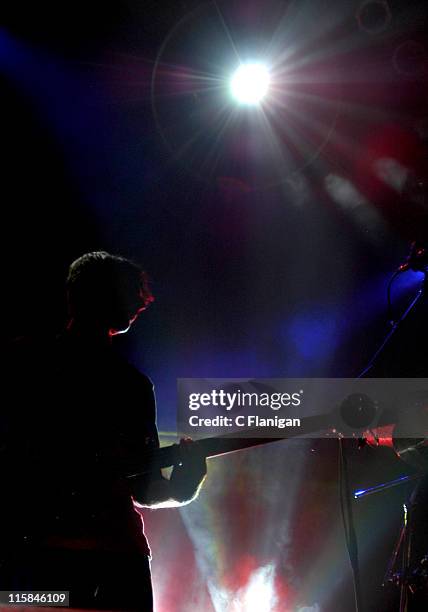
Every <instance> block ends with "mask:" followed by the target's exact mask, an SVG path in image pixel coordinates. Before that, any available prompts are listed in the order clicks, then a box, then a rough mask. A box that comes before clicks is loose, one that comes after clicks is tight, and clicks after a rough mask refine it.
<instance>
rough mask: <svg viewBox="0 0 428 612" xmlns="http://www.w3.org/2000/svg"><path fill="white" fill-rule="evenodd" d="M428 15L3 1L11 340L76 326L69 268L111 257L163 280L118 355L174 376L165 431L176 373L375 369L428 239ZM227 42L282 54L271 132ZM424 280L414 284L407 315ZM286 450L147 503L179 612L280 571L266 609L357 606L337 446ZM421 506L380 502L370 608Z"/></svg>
mask: <svg viewBox="0 0 428 612" xmlns="http://www.w3.org/2000/svg"><path fill="white" fill-rule="evenodd" d="M427 13H428V8H427V6H426V3H424V2H404V1H402V0H394V1H392V0H391V1H389V2H388V3H386V2H369V3H364V2H363V3H359V2H356V1H355V2H354V1H352V2H346V3H343V2H339V1H337V2H336V1H329V2H323V3H318V2H309V1H302V2H275V1H274V0H269V1H268V2H260V1H259V2H254V1H247V2H242V1H238V0H234V1H231V2H228V3H224V2H218V3H217V4H215V3H202V2H198V1H195V2H169V1H159V2H136V1H134V0H129V1H127V2H109V3H104V2H98V1H97V0H96V1H93V2H90V3H88V2H81V1H80V0H77V1H75V2H73V3H57V2H55V3H54V2H42V3H19V4H18V3H12V2H7V3H5V5H3V6H2V8H1V10H0V16H1V28H0V86H1V101H2V113H1V115H0V122H1V142H2V153H3V155H2V161H1V170H0V171H1V178H2V183H1V184H2V207H1V211H2V233H3V240H2V259H1V262H2V282H3V286H4V293H3V300H2V308H3V326H2V335H3V337H4V339H5V340H8V339H10V338H13V337H15V336H17V335H29V334H31V335H34V334H45V333H48V334H51V333H55V332H56V331H58V330H59V329H60V328H61V327H62V325H63V323H64V318H65V307H64V299H63V287H64V278H65V275H66V270H67V267H68V265H69V263H70V262H71V261H72V260H73V259H74V258H76V257H78V256H79V255H81V254H82V253H84V252H86V251H89V250H98V249H104V250H108V251H111V252H114V253H119V254H123V255H125V256H129V257H131V258H133V259H135V260H136V261H138V262H140V263H141V264H142V265H143V266H144V267H145V268H146V269H147V271H148V273H149V275H150V277H151V279H152V288H153V292H154V294H155V297H156V301H155V303H154V304H153V305H152V306H151V307H150V309H149V310H148V311H147V312H146V313H145V314H144V316H143V317H141V319H140V320H139V321H138V322H137V323H136V325H135V329H134V331H133V333H132V334H131V335H129V337H123V338H120V339H118V341H117V345H118V350H121V351H122V352H123V353H124V354H126V355H127V357H128V358H129V359H130V360H132V361H133V363H135V364H136V365H137V367H139V368H140V369H142V370H144V371H146V372H147V373H148V374H149V375H150V376H151V378H152V379H153V380H154V382H155V386H156V389H157V397H158V405H159V409H158V411H159V414H158V421H159V428H160V429H161V430H162V431H164V432H168V431H169V432H173V431H174V430H175V384H176V378H177V377H180V376H183V377H184V376H185V377H271V378H272V377H286V376H350V377H352V376H356V375H357V374H358V373H359V372H360V371H361V370H362V369H363V367H364V366H365V365H366V363H367V362H368V360H369V358H370V356H371V355H372V354H373V352H374V350H375V348H376V346H377V345H378V344H379V342H380V341H381V339H382V337H383V336H384V335H385V333H386V331H387V329H388V316H387V309H386V287H387V282H388V279H389V277H390V275H391V274H392V272H393V271H394V270H395V269H396V268H397V266H398V265H399V264H400V263H401V262H402V261H403V259H404V258H405V256H406V254H407V252H408V249H409V244H410V242H411V241H412V240H415V239H417V240H424V239H425V240H426V239H427V235H428V230H427V223H426V202H425V201H424V192H425V191H426V183H424V181H426V179H427V176H426V175H427V138H428V116H427V110H426V109H427V102H428V88H427V80H426V76H427V70H428V50H427V48H426V39H425V37H426V26H427ZM220 15H221V17H220ZM231 40H233V42H234V44H235V46H236V48H237V49H238V51H239V54H240V55H241V56H242V57H243V58H244V59H245V58H247V57H250V56H257V54H258V53H261V54H262V55H263V54H265V55H266V54H267V56H268V57H270V59H271V60H273V62H274V65H275V69H274V72H275V71H276V72H275V74H277V75H278V76H277V77H276V78H277V80H278V83H279V84H278V83H276V87H277V89H278V91H277V92H276V96H277V99H279V100H280V103H276V105H275V104H274V105H272V107H268V108H267V111H266V116H267V118H268V124H269V126H270V129H271V131H272V134H273V135H271V137H270V138H267V139H266V141H264V140H263V138H264V134H265V132H263V130H262V129H261V128H260V126H259V123H258V122H259V117H258V116H256V114H254V113H253V114H252V111H250V110H248V109H237V108H236V107H235V106H234V103H233V102H232V101H230V100H229V99H228V96H227V92H226V90H225V86H224V80H225V78H226V77H227V75H228V73H229V72H230V71H231V70H232V69H233V67H234V65H236V56H234V51H233V45H232V44H231V42H230V41H231ZM287 66H289V67H288V68H287ZM287 71H288V72H287ZM207 73H209V74H210V75H211V76H212V75H213V74H214V75H215V77H216V79H217V80H215V81H214V87H212V81H209V80H208V81H207V80H206V79H205V80H203V79H202V80H200V79H199V77H200V75H206V74H207ZM284 75H285V77H286V84H285V85H284V88H283V89H282V84H281V83H282V80H284ZM287 78H288V79H289V81H287ZM221 79H223V81H221ZM219 83H220V85H219ZM287 87H289V88H290V97H289V98H288V99H287V97H286V95H287ZM283 96H284V100H283V98H282V97H283ZM282 101H283V102H284V103H283V104H282ZM219 109H221V112H220V111H219ZM227 117H232V118H233V121H231V123H230V124H227V129H225V130H223V127H224V125H225V118H227ZM382 169H383V170H382ZM382 172H383V173H382ZM388 172H389V174H388ZM421 280H422V275H421V274H418V273H414V272H408V273H406V275H403V277H402V278H400V279H398V280H397V281H396V284H395V285H394V291H393V298H394V299H393V301H394V308H395V309H396V312H400V310H401V309H402V308H403V306H404V305H405V304H406V303H408V300H409V299H410V298H411V296H412V295H414V294H415V292H416V291H417V290H418V288H419V286H420V283H421ZM414 328H415V329H416V330H417V336H418V343H413V341H412V344H411V346H410V345H409V342H407V345H406V347H407V353H402V359H403V363H404V362H406V364H408V363H409V361H408V360H410V363H412V364H413V363H414V364H416V365H417V366H418V367H419V366H420V364H421V363H422V362H423V363H425V361H426V357H425V352H426V351H424V344H423V333H426V327H425V326H424V320H423V318H421V319H420V322H418V324H417V325H415V326H414ZM419 332H420V334H419ZM411 367H413V366H411ZM411 367H408V368H407V372H406V375H410V374H411V371H412V370H411ZM424 367H425V366H424ZM409 372H410V374H409ZM396 374H399V370H397V371H395V372H394V375H396ZM46 380H47V384H48V381H49V372H47V373H46ZM165 439H166V440H167V439H168V436H166V437H165ZM286 444H287V443H282V444H280V445H274V446H271V447H269V448H268V447H266V448H264V449H258V450H255V451H247V452H246V453H242V454H240V455H239V457H238V456H235V457H228V458H223V459H221V460H218V461H217V462H216V463H215V465H214V462H212V469H211V473H210V477H209V479H208V483H207V485H206V489H205V491H204V493H203V494H202V495H201V498H200V499H199V500H198V502H195V504H193V505H192V506H190V507H189V508H187V509H184V510H183V511H181V514H179V513H178V511H159V512H157V513H150V515H149V517H148V527H149V536H150V535H151V536H152V537H151V540H152V545H153V551H154V559H155V560H154V577H155V590H156V592H157V597H158V602H159V610H160V612H175V611H180V612H182V611H187V610H198V609H202V608H204V609H206V610H208V609H213V610H228V609H229V608H227V607H224V605H223V604H222V603H221V601H222V597H223V596H224V593H226V592H227V593H228V597H231V593H235V594H236V593H240V595H239V597H241V598H242V597H243V596H244V595H243V590H242V589H244V590H245V588H247V587H246V586H245V585H247V586H248V585H249V584H250V582H251V576H253V577H254V575H255V574H254V572H256V573H257V568H260V567H267V566H268V565H269V563H270V562H272V563H273V566H274V567H275V568H276V570H275V571H276V578H275V581H274V582H275V585H276V586H275V589H276V594H277V599H278V603H277V604H275V605H276V606H277V607H275V606H274V604H272V605H271V606H270V607H266V608H265V609H266V610H271V609H272V610H274V609H275V610H293V611H294V610H299V606H305V605H306V606H311V605H313V606H315V604H317V605H318V606H319V609H322V610H324V609H325V610H328V611H329V612H331V611H332V610H338V611H342V610H343V611H347V610H352V592H351V581H350V573H349V568H348V565H347V561H346V552H345V550H344V543H343V537H342V532H341V525H340V520H339V515H338V506H337V484H336V468H337V464H336V450H337V449H336V447H335V446H334V447H333V445H332V444H325V442H317V443H314V445H313V446H314V448H313V449H312V452H311V448H310V446H311V445H309V446H308V443H306V442H305V443H303V442H301V443H299V442H293V443H290V444H289V445H288V446H287V448H285V446H286ZM349 452H350V453H351V458H352V459H353V463H352V469H353V470H354V472H355V473H353V477H354V479H355V483H356V486H366V485H369V484H376V483H378V482H379V481H383V480H387V479H388V478H389V477H392V476H395V475H397V474H401V473H406V471H408V468H407V467H406V466H405V465H404V464H401V463H400V462H398V460H396V459H395V458H394V457H393V455H392V453H390V452H389V451H388V450H387V449H381V450H378V451H373V450H370V449H364V450H363V451H361V452H360V453H357V451H356V449H355V448H354V447H352V448H350V449H349ZM250 455H251V456H250ZM315 457H316V458H315ZM354 464H355V465H354ZM284 465H285V466H286V469H285V470H283V469H282V468H280V467H279V466H284ZM292 466H294V467H293V468H292ZM290 471H291V472H293V474H292V476H289V477H288V479H287V473H290ZM410 471H411V470H410ZM293 483H294V484H293ZM406 494H407V491H405V490H404V489H402V490H399V491H398V492H397V491H396V492H394V493H383V494H381V495H379V496H378V498H377V499H373V500H372V499H370V500H369V501H363V502H361V503H360V507H359V511H360V514H361V516H360V514H358V517H357V519H358V521H359V522H358V525H359V529H360V537H361V540H362V566H363V579H364V588H365V591H366V594H367V599H368V601H370V602H371V603H370V605H371V607H370V606H369V609H370V610H381V609H385V610H386V609H387V607H386V605H387V604H386V603H380V602H382V601H383V599H382V598H385V594H384V593H382V590H381V589H380V588H379V582H380V581H381V580H382V572H383V570H384V568H385V565H386V560H387V556H388V552H389V551H390V549H391V547H392V543H393V540H394V537H395V535H396V531H397V529H398V522H399V515H400V504H401V502H402V499H404V498H405V496H406ZM332 517H333V518H332ZM385 517H387V518H388V520H385ZM195 525H196V526H197V529H196V527H195ZM165 541H167V542H168V546H167V547H165V545H164V543H165ZM165 549H166V550H165ZM208 549H210V552H209V553H208V552H207V550H208ZM211 549H213V550H211ZM214 549H215V550H214ZM156 559H158V561H157V560H156ZM183 559H185V560H186V563H183V562H182V560H183ZM184 566H186V567H187V573H186V578H187V580H188V584H189V586H188V589H187V592H186V593H183V594H182V596H181V597H177V595H176V593H177V585H180V584H181V581H182V579H183V576H182V575H181V573H180V572H183V571H184V569H183V568H184ZM210 581H212V584H211V582H210ZM265 582H266V583H268V582H269V580H268V579H267V578H266V580H265ZM213 585H214V586H213ZM248 588H249V587H248ZM272 588H273V587H272ZM240 589H241V590H240ZM178 590H180V589H178ZM173 593H175V595H173ZM222 593H223V595H222ZM237 597H238V595H237ZM265 600H266V596H265ZM266 605H267V604H266ZM209 606H211V608H210V607H209ZM222 606H223V607H222ZM324 606H326V607H324ZM382 606H383V607H382ZM230 609H232V608H230ZM251 609H252V608H248V610H251ZM257 609H259V610H263V608H260V607H259V608H257ZM388 609H389V608H388ZM315 610H316V608H314V611H315Z"/></svg>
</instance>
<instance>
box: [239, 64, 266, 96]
mask: <svg viewBox="0 0 428 612" xmlns="http://www.w3.org/2000/svg"><path fill="white" fill-rule="evenodd" d="M269 81H270V76H269V71H268V69H267V68H266V66H264V65H263V64H258V63H256V64H254V63H252V64H241V65H240V66H239V68H238V69H237V70H236V71H235V72H234V74H233V75H232V78H231V81H230V89H231V92H232V95H233V97H234V98H235V100H237V101H238V102H240V103H241V104H248V105H255V104H259V102H261V101H262V99H263V98H264V97H265V95H266V93H267V91H268V89H269Z"/></svg>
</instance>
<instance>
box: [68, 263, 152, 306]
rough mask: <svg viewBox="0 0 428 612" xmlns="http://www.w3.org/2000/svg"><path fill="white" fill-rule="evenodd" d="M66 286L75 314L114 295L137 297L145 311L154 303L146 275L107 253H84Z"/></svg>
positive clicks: (72, 265)
mask: <svg viewBox="0 0 428 612" xmlns="http://www.w3.org/2000/svg"><path fill="white" fill-rule="evenodd" d="M66 286H67V296H68V302H69V305H70V307H71V309H72V310H73V311H79V310H84V309H86V310H87V309H88V308H90V307H91V304H92V305H94V306H95V305H96V304H99V303H100V301H103V300H106V299H107V300H109V299H112V296H113V295H114V296H115V298H116V299H120V298H121V297H122V298H123V299H126V298H128V297H132V296H134V297H138V298H139V300H140V301H141V304H142V307H144V308H145V307H147V306H148V305H149V304H150V303H151V302H153V300H154V298H153V295H152V292H151V290H150V288H149V281H148V277H147V274H146V272H145V271H144V270H143V269H142V268H141V267H140V266H138V265H137V264H136V263H134V262H133V261H131V260H130V259H126V258H125V257H121V256H119V255H111V254H110V253H107V252H106V251H93V252H91V253H85V254H84V255H82V256H81V257H79V258H78V259H76V260H75V261H73V263H72V264H71V265H70V268H69V270H68V276H67V283H66Z"/></svg>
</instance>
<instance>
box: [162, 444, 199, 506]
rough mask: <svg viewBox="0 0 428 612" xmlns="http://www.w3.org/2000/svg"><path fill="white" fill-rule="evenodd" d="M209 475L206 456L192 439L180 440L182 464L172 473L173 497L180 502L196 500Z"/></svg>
mask: <svg viewBox="0 0 428 612" xmlns="http://www.w3.org/2000/svg"><path fill="white" fill-rule="evenodd" d="M206 473H207V464H206V459H205V455H203V454H202V453H201V452H200V451H199V449H198V445H197V444H195V443H194V442H193V440H192V439H191V438H182V439H181V440H180V463H179V464H178V465H176V466H175V467H174V469H173V471H172V474H171V478H170V483H171V487H172V491H173V497H174V499H176V500H177V501H178V502H182V503H183V502H188V501H191V500H192V499H194V498H195V497H196V496H197V494H198V492H199V489H200V488H201V485H202V483H203V481H204V478H205V476H206Z"/></svg>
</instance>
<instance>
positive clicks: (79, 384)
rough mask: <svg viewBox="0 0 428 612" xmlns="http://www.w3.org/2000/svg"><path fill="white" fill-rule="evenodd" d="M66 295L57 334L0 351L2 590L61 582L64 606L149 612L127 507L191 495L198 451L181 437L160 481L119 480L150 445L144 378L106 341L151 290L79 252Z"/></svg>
mask: <svg viewBox="0 0 428 612" xmlns="http://www.w3.org/2000/svg"><path fill="white" fill-rule="evenodd" d="M35 272H36V273H37V269H36V270H35ZM32 299H34V297H33V298H32ZM67 300H68V308H69V322H68V325H67V329H66V331H65V332H64V333H63V334H61V335H60V336H58V337H57V338H55V339H51V340H49V339H43V340H42V341H37V342H36V341H31V342H30V341H26V342H16V343H15V346H14V348H13V350H12V351H11V354H10V355H8V368H7V377H6V387H7V389H8V391H9V397H10V398H11V399H10V403H9V405H8V406H7V407H6V408H5V409H3V411H2V412H3V414H2V419H1V432H0V433H1V466H0V470H1V487H2V504H1V506H2V507H1V510H0V518H1V524H0V535H1V540H2V541H1V553H0V558H1V559H2V561H1V567H0V590H9V589H11V590H20V591H25V590H32V591H35V590H48V591H52V590H68V591H70V605H71V606H72V607H74V608H94V609H110V610H111V609H118V610H122V611H124V610H141V611H144V612H150V610H152V590H151V580H150V566H149V556H150V550H149V547H148V544H147V541H146V538H145V536H144V533H143V525H142V519H141V515H140V513H139V512H138V511H137V510H136V506H138V505H139V506H147V507H155V506H156V505H163V506H177V505H180V504H183V503H186V502H188V501H190V500H191V499H192V498H193V497H194V496H195V495H196V494H197V491H198V489H199V487H200V485H201V482H202V480H203V478H204V475H205V473H206V469H205V460H204V459H203V458H201V457H198V456H197V455H196V453H195V451H193V449H192V445H191V443H190V444H186V443H185V442H183V443H182V448H183V453H182V454H183V458H182V462H181V464H180V466H176V467H175V468H174V470H173V472H172V476H171V478H170V480H167V479H164V478H162V475H161V474H160V472H159V470H158V471H157V473H156V472H154V473H152V474H149V475H145V476H141V477H138V478H132V479H129V478H126V476H127V475H129V474H132V473H136V472H138V471H139V470H141V468H142V467H144V463H145V461H146V460H147V454H148V453H149V452H151V451H153V450H156V449H157V448H158V446H159V441H158V434H157V429H156V423H155V400H154V393H153V385H152V383H151V382H150V380H149V379H148V378H147V377H146V376H144V375H143V374H141V373H140V372H139V371H138V370H136V369H135V368H134V367H133V366H131V365H130V364H129V363H127V362H126V361H124V360H123V359H121V358H120V357H119V356H117V355H116V354H115V353H114V352H113V351H112V348H111V339H112V336H114V335H116V334H119V333H124V332H126V331H127V330H128V329H129V328H130V326H131V325H132V323H133V322H134V321H135V319H136V318H137V316H138V315H139V314H140V313H141V312H142V311H143V310H144V309H145V308H146V307H147V306H148V304H149V303H150V302H151V301H152V300H153V297H152V295H151V293H150V290H149V288H148V284H147V281H146V277H145V274H144V272H142V271H141V270H140V268H139V267H138V266H136V265H135V264H134V263H132V262H130V261H129V260H126V259H124V258H122V257H116V256H112V255H109V254H108V253H105V252H94V253H88V254H86V255H83V256H82V257H80V258H79V259H77V260H76V261H75V262H73V264H72V265H71V266H70V270H69V275H68V279H67Z"/></svg>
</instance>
